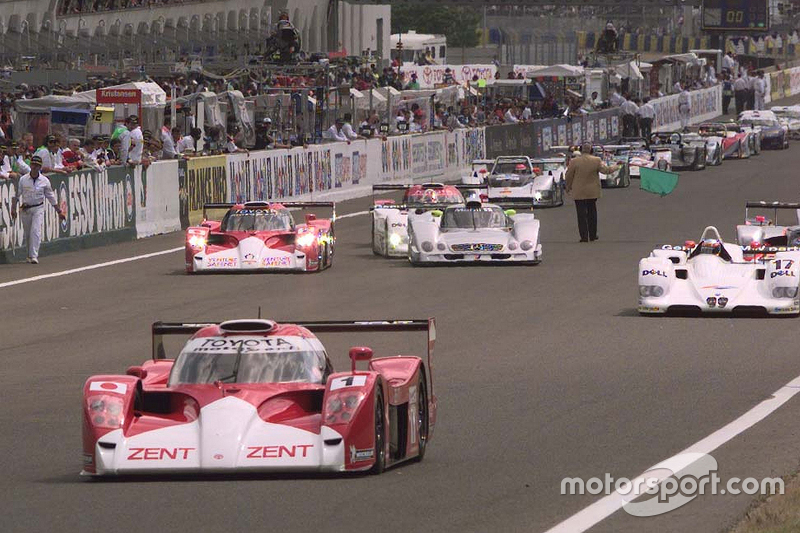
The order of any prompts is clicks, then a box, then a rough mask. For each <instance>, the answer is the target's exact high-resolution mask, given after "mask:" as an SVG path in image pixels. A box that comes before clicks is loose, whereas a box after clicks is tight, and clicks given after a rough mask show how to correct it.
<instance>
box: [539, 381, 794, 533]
mask: <svg viewBox="0 0 800 533" xmlns="http://www.w3.org/2000/svg"><path fill="white" fill-rule="evenodd" d="M798 392H800V376H798V377H796V378H794V379H793V380H792V381H790V382H789V383H787V384H786V385H784V386H783V387H781V388H780V389H778V390H777V391H775V393H773V395H772V397H771V398H769V399H767V400H764V401H763V402H761V403H759V404H758V405H756V406H755V407H753V408H752V409H750V410H749V411H747V412H746V413H745V414H743V415H742V416H740V417H739V418H737V419H736V420H734V421H733V422H731V423H730V424H728V425H727V426H725V427H723V428H721V429H718V430H717V431H715V432H714V433H712V434H711V435H709V436H708V437H706V438H704V439H703V440H701V441H698V442H696V443H695V444H693V445H691V446H689V447H688V448H686V449H685V450H683V451H682V452H680V453H679V454H676V455H674V456H673V457H671V458H670V459H668V460H670V461H674V460H675V458H676V457H677V456H679V455H682V454H686V453H705V454H710V453H711V452H712V451H714V450H716V449H717V448H719V447H720V446H722V445H723V444H725V443H726V442H728V441H729V440H731V439H733V438H734V437H736V436H737V435H739V434H740V433H742V432H744V431H746V430H748V429H750V428H751V427H753V426H755V425H756V424H758V423H759V422H761V421H762V420H764V419H765V418H767V417H768V416H769V415H770V414H772V413H773V412H774V411H775V410H776V409H778V408H779V407H780V406H782V405H783V404H785V403H786V402H788V401H789V400H790V399H791V398H792V397H793V396H794V395H795V394H797V393H798ZM656 464H660V463H656ZM686 466H689V465H688V464H687V465H684V467H686ZM652 469H653V467H651V468H649V469H648V470H646V471H645V472H644V473H642V474H641V475H640V476H639V477H638V478H637V479H636V480H634V481H633V486H634V487H636V486H643V485H642V484H641V483H642V482H643V480H644V478H645V475H647V477H649V478H653V477H656V476H655V474H654V473H653V472H652ZM640 479H641V480H642V481H639V480H640ZM661 481H663V479H662V480H661ZM637 483H639V484H638V485H637ZM625 503H627V502H626V501H625V500H623V498H622V495H620V494H619V493H618V492H614V493H612V494H610V495H608V496H606V497H604V498H601V499H600V500H598V501H596V502H594V503H593V504H592V505H590V506H589V507H586V508H585V509H583V510H582V511H580V512H578V513H577V514H574V515H572V516H571V517H570V518H568V519H566V520H564V521H563V522H561V523H560V524H558V525H556V526H555V527H553V528H551V529H549V530H547V532H546V533H581V532H583V531H586V530H587V529H589V528H590V527H593V526H595V525H596V524H597V523H598V522H600V521H601V520H604V519H606V518H608V517H609V516H611V515H612V514H614V513H615V512H617V511H619V510H620V509H622V507H623V505H624V504H625Z"/></svg>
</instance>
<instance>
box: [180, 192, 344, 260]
mask: <svg viewBox="0 0 800 533" xmlns="http://www.w3.org/2000/svg"><path fill="white" fill-rule="evenodd" d="M313 207H328V208H331V210H332V211H333V214H332V215H331V218H330V219H318V218H317V217H316V215H314V214H311V213H307V214H306V216H305V220H304V223H302V224H295V221H294V218H293V216H292V213H291V211H290V208H291V209H295V208H297V209H307V208H313ZM212 209H225V210H226V211H227V212H226V213H225V216H224V217H223V218H222V220H221V221H217V220H209V219H208V218H207V214H208V211H209V210H212ZM335 219H336V206H335V204H333V203H332V202H273V203H269V202H245V203H244V204H206V205H204V206H203V222H202V223H201V224H200V225H199V226H194V227H190V228H188V229H187V230H186V272H189V273H198V272H231V271H234V272H235V271H256V270H263V271H272V270H274V271H300V272H310V271H315V272H319V271H321V270H324V269H325V268H328V267H330V266H331V264H333V248H334V244H335V238H334V233H333V225H334V220H335Z"/></svg>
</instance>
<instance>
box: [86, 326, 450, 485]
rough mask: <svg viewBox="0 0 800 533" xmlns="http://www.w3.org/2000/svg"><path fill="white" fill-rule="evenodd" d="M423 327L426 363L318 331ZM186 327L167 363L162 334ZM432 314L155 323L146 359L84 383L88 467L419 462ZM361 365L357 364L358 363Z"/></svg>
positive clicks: (176, 469) (273, 467)
mask: <svg viewBox="0 0 800 533" xmlns="http://www.w3.org/2000/svg"><path fill="white" fill-rule="evenodd" d="M403 331H425V332H427V335H428V354H427V359H426V360H423V359H422V358H420V357H416V356H409V355H398V356H394V357H381V358H375V359H373V358H372V354H373V352H372V349H370V348H368V347H365V346H359V347H354V348H351V349H350V353H349V355H350V359H351V361H352V364H351V368H350V370H349V371H346V372H334V370H333V367H332V365H331V361H330V359H329V357H328V354H327V353H326V351H325V348H324V347H323V345H322V343H321V342H320V341H319V340H318V339H317V337H316V336H315V333H324V332H349V333H366V332H403ZM172 334H176V335H184V336H186V335H191V338H190V339H189V340H188V342H186V344H185V346H184V347H183V349H182V350H181V351H180V353H179V354H178V355H177V357H175V358H174V359H172V358H170V359H167V358H166V353H167V352H166V350H165V349H164V342H163V340H164V339H163V336H164V335H172ZM435 336H436V333H435V325H434V320H433V319H432V318H431V319H427V320H390V321H354V322H331V321H328V322H296V323H281V324H278V323H276V322H273V321H270V320H261V319H252V320H230V321H227V322H222V323H219V324H217V323H208V324H205V323H203V324H196V323H193V324H180V323H177V324H176V323H161V322H156V323H155V324H153V358H152V360H149V361H146V362H145V363H144V364H142V365H141V366H133V367H130V368H128V370H127V371H126V373H125V374H121V375H98V376H92V377H90V378H89V379H88V380H87V381H86V384H85V385H84V387H83V472H82V473H83V474H87V475H96V476H113V475H121V474H122V475H124V474H166V473H169V474H174V473H187V474H192V473H194V474H197V473H201V474H203V473H235V472H286V471H310V472H322V471H330V472H345V471H347V472H350V471H366V470H371V471H372V472H373V473H380V472H381V471H383V470H384V468H386V467H389V466H392V465H395V464H398V463H401V462H403V461H407V460H417V461H419V460H422V458H423V457H424V455H425V449H426V445H427V443H428V440H429V439H430V437H431V434H432V431H433V426H434V423H435V421H436V396H435V395H434V391H433V380H432V375H431V368H432V367H431V358H432V355H433V346H434V341H435ZM362 361H363V362H366V363H367V369H366V370H357V369H356V363H357V362H362Z"/></svg>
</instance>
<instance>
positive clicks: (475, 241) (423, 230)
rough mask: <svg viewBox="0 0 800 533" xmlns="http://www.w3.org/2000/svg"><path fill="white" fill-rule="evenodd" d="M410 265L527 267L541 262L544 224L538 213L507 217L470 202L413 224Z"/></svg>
mask: <svg viewBox="0 0 800 533" xmlns="http://www.w3.org/2000/svg"><path fill="white" fill-rule="evenodd" d="M409 222H410V226H409V247H408V259H409V261H410V262H411V264H412V265H436V264H439V265H444V264H454V263H492V264H498V263H522V264H536V263H539V262H540V261H541V260H542V245H541V243H540V242H539V221H538V220H537V219H536V217H535V216H534V215H533V213H519V214H518V213H517V212H516V211H514V210H507V211H503V209H502V208H501V207H500V206H498V205H494V204H487V203H482V202H480V201H479V200H470V201H468V202H467V203H466V204H461V205H451V206H448V207H446V208H445V209H444V210H442V211H439V210H434V211H428V212H426V213H424V214H422V215H420V216H417V217H414V218H413V219H410V220H409Z"/></svg>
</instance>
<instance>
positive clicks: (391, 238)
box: [389, 233, 403, 248]
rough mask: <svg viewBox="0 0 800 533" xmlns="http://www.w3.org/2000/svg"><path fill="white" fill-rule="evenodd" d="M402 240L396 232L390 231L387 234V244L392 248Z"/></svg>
mask: <svg viewBox="0 0 800 533" xmlns="http://www.w3.org/2000/svg"><path fill="white" fill-rule="evenodd" d="M401 242H403V238H402V237H401V236H400V234H398V233H392V234H391V235H389V245H390V246H391V247H392V248H397V247H398V246H399V245H400V243H401Z"/></svg>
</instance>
